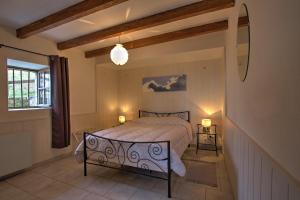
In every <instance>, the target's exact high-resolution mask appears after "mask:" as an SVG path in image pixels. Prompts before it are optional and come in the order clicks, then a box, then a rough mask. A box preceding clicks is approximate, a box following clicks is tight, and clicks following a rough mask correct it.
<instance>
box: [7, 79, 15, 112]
mask: <svg viewBox="0 0 300 200" xmlns="http://www.w3.org/2000/svg"><path fill="white" fill-rule="evenodd" d="M8 107H9V108H13V107H14V85H13V84H8Z"/></svg>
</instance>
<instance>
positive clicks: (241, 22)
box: [238, 16, 249, 27]
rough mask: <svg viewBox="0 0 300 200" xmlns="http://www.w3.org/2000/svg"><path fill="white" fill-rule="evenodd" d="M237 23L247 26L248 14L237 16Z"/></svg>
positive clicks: (240, 25)
mask: <svg viewBox="0 0 300 200" xmlns="http://www.w3.org/2000/svg"><path fill="white" fill-rule="evenodd" d="M238 24H239V27H244V26H248V25H249V18H248V16H244V17H239V20H238Z"/></svg>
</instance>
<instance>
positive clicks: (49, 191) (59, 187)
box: [35, 182, 71, 200]
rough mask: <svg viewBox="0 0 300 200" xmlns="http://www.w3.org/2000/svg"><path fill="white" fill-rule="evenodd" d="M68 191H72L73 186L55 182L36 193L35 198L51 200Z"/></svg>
mask: <svg viewBox="0 0 300 200" xmlns="http://www.w3.org/2000/svg"><path fill="white" fill-rule="evenodd" d="M68 190H71V186H69V185H66V184H64V183H60V182H53V183H52V184H50V185H49V186H48V187H46V188H44V189H42V190H40V191H38V192H36V193H35V196H37V197H39V198H41V199H45V200H50V199H55V198H58V197H59V196H60V195H62V194H63V193H65V192H67V191H68Z"/></svg>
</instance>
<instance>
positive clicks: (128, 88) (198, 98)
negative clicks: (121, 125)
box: [119, 59, 224, 128]
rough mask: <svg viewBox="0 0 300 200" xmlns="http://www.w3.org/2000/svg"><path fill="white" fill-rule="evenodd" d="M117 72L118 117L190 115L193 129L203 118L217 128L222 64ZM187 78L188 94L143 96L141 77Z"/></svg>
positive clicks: (202, 62) (188, 63) (213, 61)
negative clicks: (143, 112)
mask: <svg viewBox="0 0 300 200" xmlns="http://www.w3.org/2000/svg"><path fill="white" fill-rule="evenodd" d="M129 67H133V68H132V69H127V70H120V71H119V107H120V113H123V114H125V115H126V117H127V118H128V119H132V118H136V117H138V110H139V109H143V110H148V111H157V112H174V111H185V110H189V111H191V120H192V124H193V125H194V128H195V127H196V124H197V123H199V122H200V121H201V119H202V118H204V117H210V118H213V120H214V122H216V123H218V124H220V122H221V117H222V107H223V94H224V79H223V77H224V74H223V70H224V61H223V60H222V59H218V60H207V61H195V62H185V63H173V64H169V65H154V66H149V67H142V68H140V67H137V66H136V67H134V66H129ZM178 74H186V75H187V90H186V91H178V92H161V93H153V92H143V90H142V79H143V77H152V76H164V75H178Z"/></svg>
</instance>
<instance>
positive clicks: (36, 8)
mask: <svg viewBox="0 0 300 200" xmlns="http://www.w3.org/2000/svg"><path fill="white" fill-rule="evenodd" d="M0 2H1V6H0V24H1V25H4V26H7V27H11V28H14V29H17V28H20V27H22V26H24V25H27V24H29V23H30V22H33V21H36V20H38V19H40V18H42V17H45V16H47V15H49V14H52V13H54V12H57V11H59V10H62V9H63V8H66V7H69V6H70V5H73V4H76V3H78V2H80V0H26V1H25V0H22V1H20V0H0ZM194 2H199V0H151V3H150V2H149V0H129V1H128V2H125V3H122V4H120V5H117V6H113V7H111V8H108V9H105V10H102V11H99V12H96V13H94V14H91V15H88V16H86V17H83V18H81V19H79V20H75V21H72V22H69V23H66V24H64V25H61V26H59V27H56V28H53V29H51V30H48V31H45V32H43V33H40V34H39V35H41V36H44V37H47V38H49V39H51V40H53V41H55V42H61V41H64V40H68V39H72V38H74V37H77V36H81V35H84V34H87V33H91V32H94V31H96V30H101V29H104V28H108V27H111V26H114V25H118V24H121V23H124V22H127V21H132V20H134V19H139V18H142V17H145V16H149V15H153V14H156V13H160V12H163V11H166V10H170V9H173V8H176V7H180V6H183V5H187V4H191V3H194ZM229 12H230V9H225V10H222V11H217V12H213V13H208V14H205V15H200V16H196V17H191V18H188V19H184V20H180V21H176V22H172V23H169V24H165V25H160V26H156V27H153V28H148V29H145V30H141V31H137V32H134V33H130V34H127V35H123V36H121V38H120V39H121V42H122V43H123V42H127V41H132V40H136V39H140V38H145V37H149V36H153V35H158V34H162V33H166V32H171V31H175V30H180V29H183V28H188V27H193V26H197V25H202V24H207V23H210V22H215V21H221V20H224V19H227V16H228V15H229ZM116 42H118V38H110V39H106V40H104V41H97V42H94V43H91V44H88V45H83V46H81V47H80V48H81V49H82V50H84V51H86V50H92V49H96V48H100V47H105V46H110V45H114V44H115V43H116Z"/></svg>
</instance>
